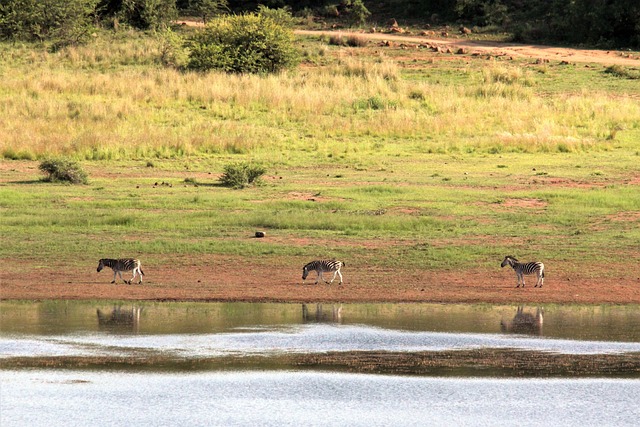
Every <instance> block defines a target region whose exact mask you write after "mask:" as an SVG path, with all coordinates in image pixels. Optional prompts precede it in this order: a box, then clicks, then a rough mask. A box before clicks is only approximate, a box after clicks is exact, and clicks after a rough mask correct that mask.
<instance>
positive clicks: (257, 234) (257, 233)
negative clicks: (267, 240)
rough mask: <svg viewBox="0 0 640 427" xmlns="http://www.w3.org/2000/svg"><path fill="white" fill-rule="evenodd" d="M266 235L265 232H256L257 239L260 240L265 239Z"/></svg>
mask: <svg viewBox="0 0 640 427" xmlns="http://www.w3.org/2000/svg"><path fill="white" fill-rule="evenodd" d="M266 235H267V233H265V232H264V231H256V238H258V239H260V238H262V237H265V236H266Z"/></svg>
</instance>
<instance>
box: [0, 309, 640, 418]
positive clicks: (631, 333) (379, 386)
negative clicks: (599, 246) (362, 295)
mask: <svg viewBox="0 0 640 427" xmlns="http://www.w3.org/2000/svg"><path fill="white" fill-rule="evenodd" d="M0 326H1V328H0V385H1V387H0V424H1V425H2V426H3V427H5V426H24V425H29V426H50V425H59V424H61V423H64V424H65V425H69V426H84V425H89V424H95V423H100V425H120V424H123V423H127V424H134V425H178V424H185V425H208V426H209V425H221V426H232V425H266V426H271V425H301V424H304V425H312V426H313V425H355V426H359V425H366V426H378V425H407V426H411V425H463V426H464V425H514V424H516V423H517V424H519V425H564V426H574V425H576V426H578V425H579V426H585V425H587V426H588V425H599V426H601V425H616V426H621V425H637V420H638V416H639V415H640V412H639V409H638V405H637V396H640V380H638V379H637V378H638V375H637V373H636V374H635V375H630V376H629V378H616V379H611V378H605V375H603V376H602V377H600V378H587V379H576V378H573V377H572V376H566V377H564V378H554V379H539V378H529V379H521V378H517V376H516V377H512V378H500V379H498V378H490V377H489V378H487V377H484V376H483V375H482V374H481V373H479V369H475V368H474V369H475V370H474V369H467V370H455V371H454V374H455V375H458V376H448V377H441V376H415V375H414V376H407V375H403V376H398V375H393V374H391V375H369V374H352V373H346V372H338V371H329V370H328V369H327V367H326V366H325V367H316V368H313V365H310V366H311V367H309V365H307V366H306V367H305V368H304V369H305V370H301V368H298V367H297V365H296V364H291V363H288V362H287V361H286V360H287V359H286V356H287V355H288V356H291V355H319V354H327V353H328V352H337V353H338V354H343V353H344V354H351V352H355V351H375V352H388V353H384V354H389V355H392V354H406V355H412V354H414V353H415V352H422V351H427V352H435V353H438V352H444V351H456V350H477V351H480V352H484V351H491V350H494V349H515V350H516V351H531V352H535V353H536V354H539V353H542V354H553V355H589V356H587V357H589V360H591V357H592V355H593V357H594V358H595V357H601V356H602V355H614V356H615V357H617V356H620V355H622V356H624V355H631V357H635V359H634V360H636V362H637V357H638V356H637V355H638V354H640V307H637V306H558V305H546V306H544V307H516V306H491V305H440V304H343V305H333V304H325V305H316V304H312V305H301V304H248V303H247V304H245V303H220V304H217V303H216V304H203V303H141V304H132V303H115V304H106V303H102V302H100V303H92V302H73V301H47V302H40V303H27V302H0ZM616 355H617V356H616ZM73 357H75V358H79V359H78V360H83V359H85V358H86V360H89V358H106V359H107V362H106V363H105V364H98V365H89V367H82V364H76V365H73V364H72V366H71V367H69V365H65V366H67V369H46V368H44V367H46V366H47V363H46V362H47V361H54V360H56V359H59V358H73ZM283 357H284V358H285V362H284V363H280V364H277V363H275V361H276V360H278V358H283ZM109 358H117V359H119V360H121V361H122V360H124V361H128V360H130V361H134V360H135V361H138V363H137V364H136V365H135V366H134V367H133V368H131V367H128V368H126V370H123V365H122V363H121V364H113V365H110V364H109V363H111V362H109V361H108V360H109ZM154 358H155V360H159V359H161V363H157V362H156V363H155V364H153V363H151V362H150V361H152V360H154ZM15 360H22V361H27V362H26V366H36V367H35V368H31V369H17V368H9V367H7V365H5V366H3V363H5V364H6V363H7V362H10V361H15ZM36 360H38V361H39V362H38V363H35V364H34V365H30V364H29V363H31V362H29V361H36ZM199 360H206V361H207V363H204V364H198V361H199ZM210 360H214V361H215V360H232V361H235V363H230V364H226V365H224V366H222V367H221V366H219V365H217V364H216V363H218V362H215V363H213V364H209V362H208V361H210ZM247 360H249V362H246V361H247ZM256 360H258V361H256ZM42 361H44V362H45V363H44V364H43V363H42ZM270 362H271V363H270ZM74 363H76V362H74ZM220 363H222V362H220ZM225 363H226V362H225ZM125 365H126V362H125ZM10 366H15V365H10ZM43 366H44V367H43ZM73 366H76V367H75V368H74V367H73ZM385 372H388V371H385ZM439 372H441V371H439ZM491 372H493V371H491ZM625 372H629V371H625ZM631 372H632V373H633V371H631ZM431 375H436V374H431ZM484 375H486V373H485V374H484ZM492 375H493V374H492ZM510 375H513V374H510ZM516 375H517V374H516ZM560 375H562V374H560ZM565 375H568V374H565Z"/></svg>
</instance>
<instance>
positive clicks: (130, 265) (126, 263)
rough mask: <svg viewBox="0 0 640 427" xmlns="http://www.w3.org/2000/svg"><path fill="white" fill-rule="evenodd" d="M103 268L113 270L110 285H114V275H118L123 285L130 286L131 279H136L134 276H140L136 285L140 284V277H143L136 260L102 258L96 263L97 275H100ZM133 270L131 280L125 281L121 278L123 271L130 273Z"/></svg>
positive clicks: (138, 262)
mask: <svg viewBox="0 0 640 427" xmlns="http://www.w3.org/2000/svg"><path fill="white" fill-rule="evenodd" d="M105 267H109V268H111V269H112V270H113V280H112V281H111V283H116V274H119V275H120V278H121V279H122V280H124V283H127V284H129V285H130V284H131V282H133V279H135V278H136V275H137V274H138V273H139V274H140V281H139V282H138V284H141V283H142V276H144V272H143V271H142V268H140V261H139V260H137V259H133V258H122V259H110V258H103V259H101V260H100V261H98V273H100V272H101V271H102V269H103V268H105ZM132 270H133V277H132V278H131V280H129V281H127V280H126V279H123V278H122V272H123V271H132Z"/></svg>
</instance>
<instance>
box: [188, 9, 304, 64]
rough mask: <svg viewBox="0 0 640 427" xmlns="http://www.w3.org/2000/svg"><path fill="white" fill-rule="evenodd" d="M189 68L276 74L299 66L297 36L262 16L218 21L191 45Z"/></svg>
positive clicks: (251, 15) (222, 18)
mask: <svg viewBox="0 0 640 427" xmlns="http://www.w3.org/2000/svg"><path fill="white" fill-rule="evenodd" d="M189 48H190V53H189V64H188V67H189V68H190V69H193V70H198V71H208V70H212V69H217V70H222V71H226V72H231V73H275V72H279V71H281V70H283V69H286V68H292V67H293V66H294V65H296V64H297V63H298V53H297V50H296V48H295V44H294V38H293V32H292V31H291V30H290V29H287V28H285V27H283V26H282V25H279V24H277V23H276V22H274V21H273V20H272V19H270V18H267V17H265V16H261V15H255V14H247V15H235V16H228V17H218V18H215V19H214V20H212V21H211V22H210V23H209V24H208V25H207V27H206V28H205V29H204V30H203V31H201V32H199V33H197V34H196V35H195V36H194V37H193V38H192V39H191V41H190V43H189Z"/></svg>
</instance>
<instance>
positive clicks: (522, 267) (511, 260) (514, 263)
mask: <svg viewBox="0 0 640 427" xmlns="http://www.w3.org/2000/svg"><path fill="white" fill-rule="evenodd" d="M506 265H509V266H511V267H512V268H513V269H514V271H515V272H516V277H517V279H518V286H516V287H517V288H519V287H520V283H521V282H522V287H523V288H524V276H525V275H531V274H535V275H536V276H537V277H538V281H537V282H536V285H535V286H534V288H537V287H538V285H540V287H542V284H543V283H544V264H543V263H541V262H538V261H533V262H518V259H517V258H516V257H513V256H510V255H508V256H506V257H504V261H502V264H500V267H504V266H506Z"/></svg>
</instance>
